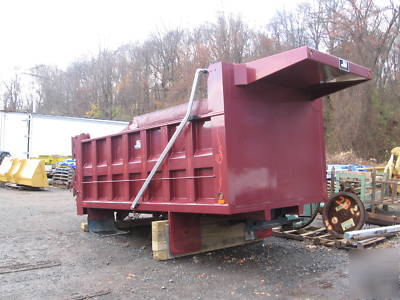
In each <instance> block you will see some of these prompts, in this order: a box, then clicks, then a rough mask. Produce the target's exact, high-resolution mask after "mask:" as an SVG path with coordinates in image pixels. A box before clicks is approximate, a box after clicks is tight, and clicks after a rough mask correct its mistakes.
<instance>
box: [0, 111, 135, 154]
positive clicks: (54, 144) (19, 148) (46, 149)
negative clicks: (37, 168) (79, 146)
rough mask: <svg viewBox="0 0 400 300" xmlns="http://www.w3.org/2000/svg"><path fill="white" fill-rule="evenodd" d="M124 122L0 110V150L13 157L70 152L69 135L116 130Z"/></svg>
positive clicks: (106, 133) (105, 132)
mask: <svg viewBox="0 0 400 300" xmlns="http://www.w3.org/2000/svg"><path fill="white" fill-rule="evenodd" d="M127 125H128V122H123V121H110V120H99V119H88V118H75V117H65V116H53V115H42V114H34V113H33V114H29V113H18V112H0V151H8V152H10V153H11V155H12V156H13V157H18V158H27V157H37V156H39V155H63V156H64V155H65V156H70V155H71V137H72V136H75V135H78V134H81V133H89V134H90V136H91V137H99V136H103V135H109V134H112V133H116V132H119V131H121V130H123V129H124V128H126V126H127Z"/></svg>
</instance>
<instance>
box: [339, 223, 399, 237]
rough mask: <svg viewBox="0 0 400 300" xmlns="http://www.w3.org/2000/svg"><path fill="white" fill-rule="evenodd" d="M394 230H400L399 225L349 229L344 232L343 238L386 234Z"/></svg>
mask: <svg viewBox="0 0 400 300" xmlns="http://www.w3.org/2000/svg"><path fill="white" fill-rule="evenodd" d="M395 232H400V225H393V226H385V227H378V228H369V229H362V230H354V231H349V232H345V233H344V238H345V239H354V238H358V237H366V236H372V235H379V234H386V233H395Z"/></svg>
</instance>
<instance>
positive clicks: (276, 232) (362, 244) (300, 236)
mask: <svg viewBox="0 0 400 300" xmlns="http://www.w3.org/2000/svg"><path fill="white" fill-rule="evenodd" d="M273 236H277V237H282V238H286V239H291V240H297V241H310V242H312V243H313V244H314V245H323V246H327V247H336V248H340V249H354V248H358V249H364V248H366V247H371V246H374V245H376V244H377V243H380V242H382V241H384V240H385V239H386V238H387V237H388V236H378V237H370V238H364V239H359V240H347V239H340V238H336V237H334V236H332V235H331V234H330V233H329V232H328V231H327V230H326V229H325V228H324V227H314V226H308V227H305V228H302V229H298V230H295V229H292V230H283V229H281V228H274V229H273Z"/></svg>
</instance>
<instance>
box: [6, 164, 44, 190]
mask: <svg viewBox="0 0 400 300" xmlns="http://www.w3.org/2000/svg"><path fill="white" fill-rule="evenodd" d="M14 180H15V183H16V184H20V185H27V186H32V187H40V188H44V187H48V186H49V182H48V180H47V175H46V170H45V168H44V161H42V160H40V159H23V160H22V162H21V166H20V168H19V170H18V171H17V172H16V173H15V174H14Z"/></svg>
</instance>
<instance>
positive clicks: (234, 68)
mask: <svg viewBox="0 0 400 300" xmlns="http://www.w3.org/2000/svg"><path fill="white" fill-rule="evenodd" d="M208 71H209V74H208V83H207V93H208V96H207V99H203V100H199V101H196V103H195V105H194V108H193V111H192V116H193V117H192V119H191V121H190V122H189V123H188V124H187V125H186V127H185V128H184V130H183V132H182V133H181V135H180V136H179V137H178V139H177V141H176V143H175V144H174V146H173V148H172V150H171V151H170V153H169V155H168V156H167V158H166V159H165V160H164V162H163V164H162V165H161V167H160V168H159V170H158V172H157V173H156V175H155V177H154V179H153V180H152V181H151V183H150V185H149V187H148V189H147V191H146V192H145V194H144V196H143V197H142V199H141V200H140V201H139V203H138V205H137V207H136V208H135V211H137V212H141V211H142V212H170V213H171V212H184V213H196V214H198V213H202V214H222V215H234V214H242V213H261V215H262V217H261V218H262V219H265V220H268V219H271V212H272V211H273V210H274V209H279V208H287V209H288V211H291V212H293V213H301V212H302V207H303V206H304V204H307V203H316V202H321V201H325V199H326V188H325V182H326V175H325V166H326V162H325V146H324V133H323V112H322V101H321V100H320V99H319V98H320V97H322V96H324V95H327V94H330V93H332V92H335V91H338V90H341V89H344V88H346V87H349V86H352V85H355V84H358V83H360V82H363V81H366V80H368V79H369V78H370V76H371V75H370V72H369V70H368V69H367V68H364V67H361V66H359V65H356V64H353V63H349V62H346V61H342V60H340V59H339V58H337V57H334V56H330V55H327V54H323V53H321V52H318V51H315V50H312V49H309V48H308V47H301V48H297V49H293V50H290V51H287V52H284V53H280V54H277V55H273V56H270V57H267V58H263V59H260V60H256V61H253V62H250V63H246V64H230V63H217V64H214V65H211V66H210V67H209V69H208ZM185 109H186V106H185V105H180V106H176V107H172V108H169V109H166V110H163V111H157V112H154V113H149V114H146V115H143V116H139V117H136V118H135V119H134V120H133V122H131V124H130V126H129V128H127V129H126V130H125V131H123V132H119V133H116V134H113V135H110V136H106V137H101V138H96V139H90V137H89V136H88V135H85V134H82V135H80V136H77V137H75V138H73V153H74V156H75V158H76V160H77V174H76V177H75V183H74V188H75V191H76V192H77V199H76V201H77V208H78V213H79V214H84V213H86V212H87V209H88V208H90V209H110V210H114V211H120V210H130V207H131V204H132V201H133V199H134V198H135V196H136V195H137V193H138V191H139V189H140V187H141V185H142V184H143V182H144V180H145V179H146V177H147V175H148V174H149V172H150V171H151V169H152V167H153V166H154V164H155V163H156V161H157V158H158V157H159V156H160V154H161V152H162V151H163V149H164V147H165V146H166V144H167V143H168V140H169V138H170V137H171V136H172V134H173V133H174V131H175V129H176V127H177V126H178V124H179V122H180V121H181V119H182V118H183V115H184V113H185Z"/></svg>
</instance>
